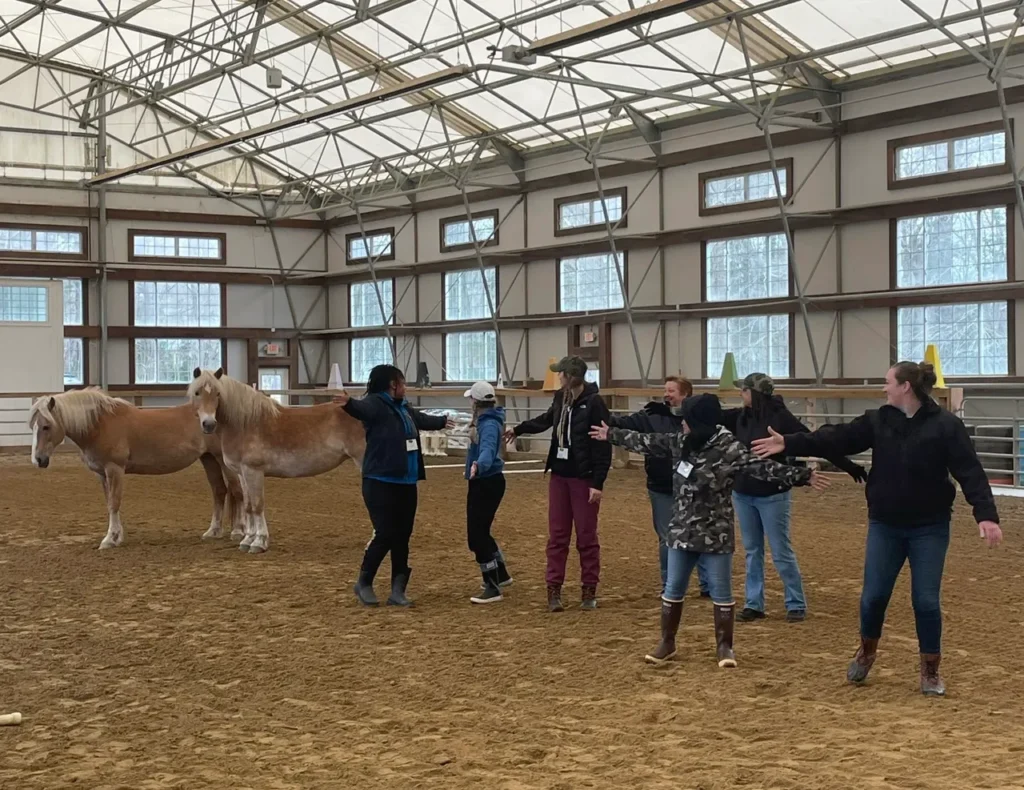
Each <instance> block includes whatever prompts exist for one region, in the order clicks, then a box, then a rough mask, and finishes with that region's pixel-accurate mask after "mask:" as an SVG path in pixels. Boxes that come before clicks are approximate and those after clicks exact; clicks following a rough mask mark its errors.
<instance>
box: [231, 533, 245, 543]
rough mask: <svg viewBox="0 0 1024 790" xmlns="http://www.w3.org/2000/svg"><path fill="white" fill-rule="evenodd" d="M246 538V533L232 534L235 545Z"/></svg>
mask: <svg viewBox="0 0 1024 790" xmlns="http://www.w3.org/2000/svg"><path fill="white" fill-rule="evenodd" d="M244 537H245V533H244V532H232V533H231V540H233V541H234V542H235V543H238V541H240V540H241V539H242V538H244Z"/></svg>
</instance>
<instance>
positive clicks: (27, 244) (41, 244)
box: [0, 225, 86, 258]
mask: <svg viewBox="0 0 1024 790" xmlns="http://www.w3.org/2000/svg"><path fill="white" fill-rule="evenodd" d="M85 249H86V248H85V229H84V228H62V227H46V226H14V225H0V258H53V257H60V258H85V256H86V252H85Z"/></svg>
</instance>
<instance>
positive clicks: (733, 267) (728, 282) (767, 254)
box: [701, 233, 790, 302]
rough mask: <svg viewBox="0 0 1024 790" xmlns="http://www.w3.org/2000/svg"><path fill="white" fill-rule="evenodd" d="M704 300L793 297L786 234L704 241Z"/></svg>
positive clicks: (722, 300) (702, 251)
mask: <svg viewBox="0 0 1024 790" xmlns="http://www.w3.org/2000/svg"><path fill="white" fill-rule="evenodd" d="M701 255H702V257H703V259H704V261H703V263H704V265H703V270H702V274H703V278H704V279H703V283H704V299H705V300H706V301H708V302H740V301H746V300H748V299H781V298H785V297H787V296H789V291H790V273H789V244H788V243H787V242H786V234H785V233H768V234H763V235H759V236H740V237H737V238H733V239H718V240H714V241H706V242H704V243H703V244H701Z"/></svg>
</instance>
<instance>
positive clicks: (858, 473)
mask: <svg viewBox="0 0 1024 790" xmlns="http://www.w3.org/2000/svg"><path fill="white" fill-rule="evenodd" d="M850 477H852V478H853V479H854V480H855V481H857V482H858V483H866V482H867V480H868V470H867V469H865V468H864V467H863V466H861V465H860V464H854V465H853V471H852V472H850Z"/></svg>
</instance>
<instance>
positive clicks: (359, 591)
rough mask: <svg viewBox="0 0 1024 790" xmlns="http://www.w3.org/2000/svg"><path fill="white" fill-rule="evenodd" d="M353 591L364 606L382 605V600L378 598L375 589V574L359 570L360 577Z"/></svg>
mask: <svg viewBox="0 0 1024 790" xmlns="http://www.w3.org/2000/svg"><path fill="white" fill-rule="evenodd" d="M352 591H353V592H354V593H355V594H356V598H358V599H359V603H361V604H362V605H363V606H379V605H380V601H378V600H377V595H376V593H374V591H373V574H371V573H367V572H366V571H359V578H358V579H357V580H356V583H355V585H353V587H352Z"/></svg>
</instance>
